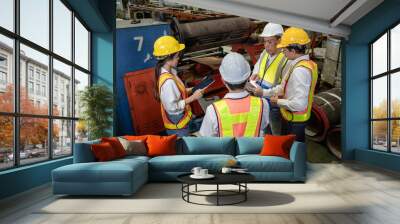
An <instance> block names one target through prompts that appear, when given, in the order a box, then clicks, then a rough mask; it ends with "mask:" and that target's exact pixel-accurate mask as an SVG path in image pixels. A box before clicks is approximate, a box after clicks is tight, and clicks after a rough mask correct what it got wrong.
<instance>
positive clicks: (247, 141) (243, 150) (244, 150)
mask: <svg viewBox="0 0 400 224" xmlns="http://www.w3.org/2000/svg"><path fill="white" fill-rule="evenodd" d="M236 142H237V144H236V155H246V154H259V153H260V152H261V149H262V147H263V144H264V138H262V137H257V138H248V137H243V138H237V139H236Z"/></svg>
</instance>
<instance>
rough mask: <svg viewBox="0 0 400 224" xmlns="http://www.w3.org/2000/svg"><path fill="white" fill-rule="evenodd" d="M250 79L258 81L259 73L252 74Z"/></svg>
mask: <svg viewBox="0 0 400 224" xmlns="http://www.w3.org/2000/svg"><path fill="white" fill-rule="evenodd" d="M250 80H254V81H258V74H252V75H251V76H250Z"/></svg>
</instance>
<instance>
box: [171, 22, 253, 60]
mask: <svg viewBox="0 0 400 224" xmlns="http://www.w3.org/2000/svg"><path fill="white" fill-rule="evenodd" d="M172 27H173V30H175V35H177V36H179V39H180V41H183V42H184V43H185V45H186V49H185V51H186V52H194V51H200V50H204V49H210V48H215V47H220V46H224V45H229V44H233V43H241V42H243V41H246V40H247V39H248V38H249V37H250V34H251V33H252V32H253V31H254V29H255V28H256V27H257V26H256V25H255V24H254V23H253V22H252V21H250V19H247V18H242V17H232V18H223V19H214V20H204V21H197V22H189V23H179V21H177V20H174V22H173V24H172Z"/></svg>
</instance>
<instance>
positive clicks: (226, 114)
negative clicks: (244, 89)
mask: <svg viewBox="0 0 400 224" xmlns="http://www.w3.org/2000/svg"><path fill="white" fill-rule="evenodd" d="M262 104H263V103H262V100H261V98H258V97H253V96H248V97H246V98H243V99H222V100H219V101H217V102H215V103H214V108H215V110H216V113H217V119H218V127H219V136H220V137H233V136H235V137H242V136H245V137H257V136H259V133H260V127H261V119H262V107H263V105H262ZM246 106H247V108H245V107H246ZM235 107H236V109H235ZM237 108H239V109H241V110H243V109H244V111H242V112H237V113H234V111H235V110H237Z"/></svg>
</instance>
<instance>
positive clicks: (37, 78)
mask: <svg viewBox="0 0 400 224" xmlns="http://www.w3.org/2000/svg"><path fill="white" fill-rule="evenodd" d="M36 80H37V81H40V70H39V69H36Z"/></svg>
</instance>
